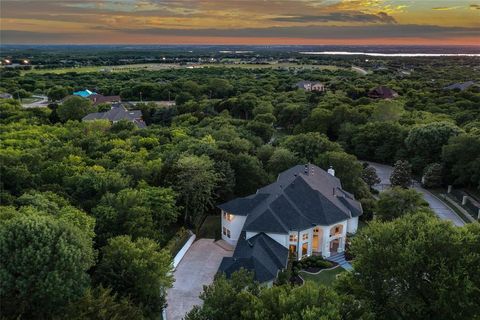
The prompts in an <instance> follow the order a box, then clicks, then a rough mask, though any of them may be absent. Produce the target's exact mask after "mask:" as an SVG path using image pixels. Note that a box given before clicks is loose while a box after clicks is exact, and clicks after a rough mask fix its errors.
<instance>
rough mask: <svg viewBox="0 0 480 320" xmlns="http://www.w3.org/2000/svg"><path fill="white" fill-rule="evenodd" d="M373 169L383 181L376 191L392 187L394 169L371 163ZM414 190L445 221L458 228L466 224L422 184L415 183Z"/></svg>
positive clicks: (376, 187)
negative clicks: (421, 195)
mask: <svg viewBox="0 0 480 320" xmlns="http://www.w3.org/2000/svg"><path fill="white" fill-rule="evenodd" d="M367 162H368V164H370V165H371V166H372V167H374V168H375V170H377V175H378V177H379V178H380V180H382V181H381V182H380V184H379V185H377V186H374V188H375V189H377V190H379V191H382V190H383V189H384V187H385V186H387V185H388V186H389V185H390V175H391V174H392V171H393V167H392V166H389V165H385V164H380V163H375V162H369V161H367ZM413 188H414V189H415V190H417V191H418V192H420V193H421V194H423V198H424V199H425V201H427V202H428V204H429V205H430V208H431V209H432V210H433V212H435V213H436V214H437V216H439V217H440V219H443V220H449V221H451V222H452V223H453V224H454V225H456V226H463V225H465V222H464V221H463V220H462V219H461V218H460V217H459V216H458V215H457V214H456V213H455V211H453V210H452V209H450V207H449V206H447V205H446V204H445V203H444V202H443V201H441V200H440V199H438V198H437V197H436V196H434V195H433V194H432V193H431V192H429V191H428V190H426V189H424V188H422V187H421V185H420V183H418V182H416V181H415V182H414V186H413Z"/></svg>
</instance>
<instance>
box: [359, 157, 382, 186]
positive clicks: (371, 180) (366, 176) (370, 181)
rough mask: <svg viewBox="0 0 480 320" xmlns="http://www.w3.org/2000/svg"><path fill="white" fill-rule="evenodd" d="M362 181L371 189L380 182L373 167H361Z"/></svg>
mask: <svg viewBox="0 0 480 320" xmlns="http://www.w3.org/2000/svg"><path fill="white" fill-rule="evenodd" d="M362 180H363V181H365V183H366V184H367V185H368V186H369V187H370V188H372V187H373V186H374V185H376V184H378V183H380V182H381V180H380V178H379V177H378V175H377V170H375V168H374V167H372V166H369V165H368V163H367V165H366V166H365V165H364V167H363V171H362Z"/></svg>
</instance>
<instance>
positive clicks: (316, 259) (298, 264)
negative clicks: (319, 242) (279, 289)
mask: <svg viewBox="0 0 480 320" xmlns="http://www.w3.org/2000/svg"><path fill="white" fill-rule="evenodd" d="M335 265H336V263H334V262H331V261H327V260H325V259H323V258H322V257H321V256H310V257H308V258H305V259H302V260H300V261H294V262H293V263H292V271H293V274H294V275H297V274H298V272H299V271H301V270H305V271H308V272H312V273H316V272H318V271H320V270H322V269H327V268H331V267H333V266H335Z"/></svg>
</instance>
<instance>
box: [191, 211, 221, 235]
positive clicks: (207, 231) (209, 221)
mask: <svg viewBox="0 0 480 320" xmlns="http://www.w3.org/2000/svg"><path fill="white" fill-rule="evenodd" d="M221 227H222V224H221V221H220V216H219V215H215V216H208V217H207V218H206V219H205V221H204V222H203V224H202V226H201V227H200V229H199V230H198V232H197V239H200V238H207V239H215V240H217V239H220V238H221V230H220V229H221Z"/></svg>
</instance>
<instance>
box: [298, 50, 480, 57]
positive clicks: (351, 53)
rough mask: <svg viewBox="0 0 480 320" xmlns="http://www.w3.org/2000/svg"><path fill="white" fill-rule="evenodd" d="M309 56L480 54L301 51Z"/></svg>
mask: <svg viewBox="0 0 480 320" xmlns="http://www.w3.org/2000/svg"><path fill="white" fill-rule="evenodd" d="M300 54H309V55H340V56H371V57H480V53H378V52H350V51H303V52H300Z"/></svg>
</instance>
